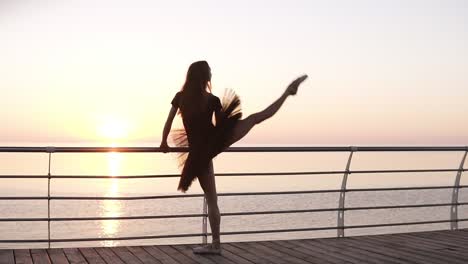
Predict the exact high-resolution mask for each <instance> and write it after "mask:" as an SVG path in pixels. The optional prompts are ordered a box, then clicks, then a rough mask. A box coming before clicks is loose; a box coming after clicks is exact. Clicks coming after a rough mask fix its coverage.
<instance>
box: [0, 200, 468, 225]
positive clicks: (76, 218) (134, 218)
mask: <svg viewBox="0 0 468 264" xmlns="http://www.w3.org/2000/svg"><path fill="white" fill-rule="evenodd" d="M452 205H456V206H462V205H468V202H464V203H434V204H406V205H382V206H359V207H346V208H343V209H340V208H318V209H298V210H278V211H253V212H233V213H221V216H241V215H242V216H246V215H269V214H297V213H316V212H335V211H340V210H342V211H355V210H378V209H405V208H425V207H443V206H452ZM203 216H208V214H179V215H145V216H114V217H110V216H109V217H56V218H54V217H51V218H50V221H51V222H63V221H105V220H148V219H167V218H191V217H203ZM48 220H49V219H48V218H0V222H43V221H48Z"/></svg>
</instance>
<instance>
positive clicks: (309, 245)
mask: <svg viewBox="0 0 468 264" xmlns="http://www.w3.org/2000/svg"><path fill="white" fill-rule="evenodd" d="M287 242H288V243H292V244H294V245H296V246H299V247H303V248H306V249H308V250H311V251H314V252H317V253H322V254H324V255H327V256H328V258H332V259H335V260H336V259H339V260H342V261H345V262H353V263H371V261H370V260H369V259H366V258H364V257H362V256H355V255H354V254H351V253H349V252H345V253H343V252H342V251H341V250H339V249H336V248H333V247H327V246H325V245H323V244H320V243H318V242H316V241H315V242H314V241H312V240H310V241H309V240H292V241H287Z"/></svg>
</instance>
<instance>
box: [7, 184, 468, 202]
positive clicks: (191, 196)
mask: <svg viewBox="0 0 468 264" xmlns="http://www.w3.org/2000/svg"><path fill="white" fill-rule="evenodd" d="M453 188H454V187H453V186H416V187H393V188H392V187H388V188H354V189H346V190H345V192H369V191H375V192H378V191H412V190H434V189H453ZM459 188H460V189H462V188H468V185H460V186H459ZM341 191H342V190H340V189H329V190H310V191H279V192H238V193H237V192H236V193H218V196H250V195H255V196H256V195H294V194H316V193H339V192H341ZM197 197H204V195H203V194H201V193H200V194H174V195H153V196H129V197H128V196H127V197H125V196H121V197H111V196H51V197H50V199H51V200H150V199H172V198H197ZM47 199H49V198H48V197H47V196H3V197H0V200H47Z"/></svg>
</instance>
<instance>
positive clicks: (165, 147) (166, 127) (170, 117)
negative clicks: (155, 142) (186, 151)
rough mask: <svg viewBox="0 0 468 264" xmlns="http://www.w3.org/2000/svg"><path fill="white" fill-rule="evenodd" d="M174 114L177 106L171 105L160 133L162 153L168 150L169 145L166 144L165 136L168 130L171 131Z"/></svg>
mask: <svg viewBox="0 0 468 264" xmlns="http://www.w3.org/2000/svg"><path fill="white" fill-rule="evenodd" d="M176 114H177V108H176V107H174V106H172V107H171V110H169V114H168V115H167V120H166V124H165V125H164V130H163V134H162V140H161V146H160V148H161V149H162V151H163V152H164V153H166V152H167V151H168V150H169V145H168V144H167V137H168V136H169V132H170V131H171V126H172V121H173V120H174V117H175V115H176Z"/></svg>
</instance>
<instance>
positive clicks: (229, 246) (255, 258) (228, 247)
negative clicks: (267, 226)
mask: <svg viewBox="0 0 468 264" xmlns="http://www.w3.org/2000/svg"><path fill="white" fill-rule="evenodd" d="M234 244H235V243H225V244H223V251H229V252H230V253H232V254H234V255H237V256H239V257H242V258H244V259H247V260H248V261H250V262H253V263H256V264H257V263H258V264H266V263H271V262H269V261H268V260H267V259H265V258H263V257H261V256H259V255H255V254H252V253H250V252H248V251H245V250H243V249H240V248H238V247H235V246H233V245H234Z"/></svg>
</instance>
